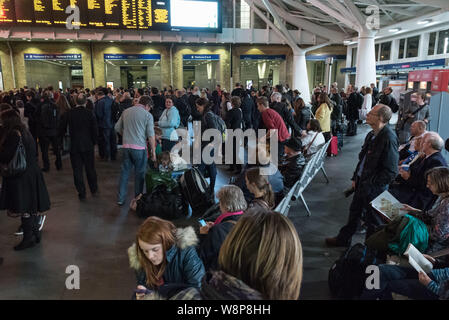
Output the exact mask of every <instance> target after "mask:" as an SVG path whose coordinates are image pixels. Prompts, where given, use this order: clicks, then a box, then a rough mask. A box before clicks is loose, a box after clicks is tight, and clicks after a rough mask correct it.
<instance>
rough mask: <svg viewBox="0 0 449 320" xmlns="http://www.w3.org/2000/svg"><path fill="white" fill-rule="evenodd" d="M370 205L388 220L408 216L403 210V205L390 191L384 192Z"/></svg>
mask: <svg viewBox="0 0 449 320" xmlns="http://www.w3.org/2000/svg"><path fill="white" fill-rule="evenodd" d="M370 204H371V206H372V207H373V208H374V209H376V210H377V211H379V212H380V213H381V214H382V215H384V216H385V217H386V218H387V219H388V220H394V219H395V218H396V217H399V216H403V215H405V214H407V211H406V210H404V209H402V207H403V205H402V203H400V202H399V201H398V200H397V199H396V198H395V197H393V195H392V194H391V193H389V192H388V190H385V191H384V192H382V193H381V194H380V195H379V196H378V197H377V198H376V199H374V200H373V201H371V203H370Z"/></svg>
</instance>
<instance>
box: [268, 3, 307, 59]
mask: <svg viewBox="0 0 449 320" xmlns="http://www.w3.org/2000/svg"><path fill="white" fill-rule="evenodd" d="M262 3H263V4H264V5H265V7H266V8H267V10H268V12H269V13H270V14H271V15H272V16H273V19H274V21H276V22H277V24H278V25H279V29H280V30H281V31H282V33H283V34H284V36H285V38H286V40H287V43H288V44H289V45H290V47H291V48H292V50H293V54H299V51H300V48H299V47H298V40H295V39H294V38H293V36H292V35H291V33H290V31H288V30H287V28H286V27H285V24H284V23H283V22H282V21H281V18H280V17H279V15H278V14H277V12H276V11H275V10H274V8H273V6H272V5H271V3H270V1H269V0H262ZM280 10H282V9H280Z"/></svg>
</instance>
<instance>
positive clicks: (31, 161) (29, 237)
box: [0, 110, 50, 250]
mask: <svg viewBox="0 0 449 320" xmlns="http://www.w3.org/2000/svg"><path fill="white" fill-rule="evenodd" d="M0 120H1V124H2V129H1V131H0V163H1V164H2V165H7V164H9V162H10V161H11V160H12V158H13V157H14V155H15V153H16V150H17V148H18V146H19V144H20V141H21V142H22V144H23V146H24V148H25V152H26V170H25V172H23V173H21V174H19V175H15V176H12V177H3V180H2V189H1V193H0V210H7V214H8V215H9V216H12V217H21V218H22V229H23V240H22V242H21V243H20V244H19V245H17V246H15V247H14V250H24V249H26V248H30V247H32V246H34V245H35V244H36V243H39V242H40V238H41V235H40V232H39V216H38V213H40V212H45V211H48V210H49V209H50V199H49V195H48V191H47V187H46V185H45V181H44V177H43V175H42V172H41V169H40V168H39V166H38V163H37V154H36V144H35V142H34V138H33V136H32V135H31V133H30V132H29V131H28V130H27V129H26V128H25V127H24V125H23V124H22V121H21V120H20V116H19V114H18V113H17V112H16V111H14V110H7V111H3V112H2V113H1V116H0Z"/></svg>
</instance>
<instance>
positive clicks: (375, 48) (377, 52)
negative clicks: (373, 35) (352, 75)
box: [374, 44, 379, 61]
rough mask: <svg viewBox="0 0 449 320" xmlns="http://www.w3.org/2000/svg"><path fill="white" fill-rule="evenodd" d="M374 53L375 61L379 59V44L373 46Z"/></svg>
mask: <svg viewBox="0 0 449 320" xmlns="http://www.w3.org/2000/svg"><path fill="white" fill-rule="evenodd" d="M374 53H375V55H376V61H379V44H376V45H375V46H374Z"/></svg>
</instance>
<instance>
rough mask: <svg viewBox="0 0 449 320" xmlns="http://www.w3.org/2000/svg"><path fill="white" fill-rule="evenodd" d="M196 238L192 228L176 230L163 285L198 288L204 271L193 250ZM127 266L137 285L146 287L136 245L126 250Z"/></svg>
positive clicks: (168, 253)
mask: <svg viewBox="0 0 449 320" xmlns="http://www.w3.org/2000/svg"><path fill="white" fill-rule="evenodd" d="M197 243H198V237H197V236H196V234H195V231H194V230H193V228H192V227H187V228H178V229H177V230H176V241H175V244H174V245H173V246H172V247H171V248H170V249H168V250H167V252H166V259H167V265H166V267H165V272H164V275H163V279H164V285H167V284H179V285H185V286H186V287H198V288H199V287H200V286H201V279H202V278H203V276H204V274H205V271H204V265H203V262H202V261H201V259H200V258H199V257H198V254H197V252H196V250H195V246H196V245H197ZM128 258H129V265H130V267H131V268H132V269H134V270H135V272H136V278H137V284H138V285H142V286H147V284H146V280H147V279H146V274H145V271H144V270H143V268H142V266H141V264H140V261H139V259H138V257H137V251H136V244H135V243H134V244H133V245H132V246H131V247H130V248H129V249H128Z"/></svg>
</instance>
